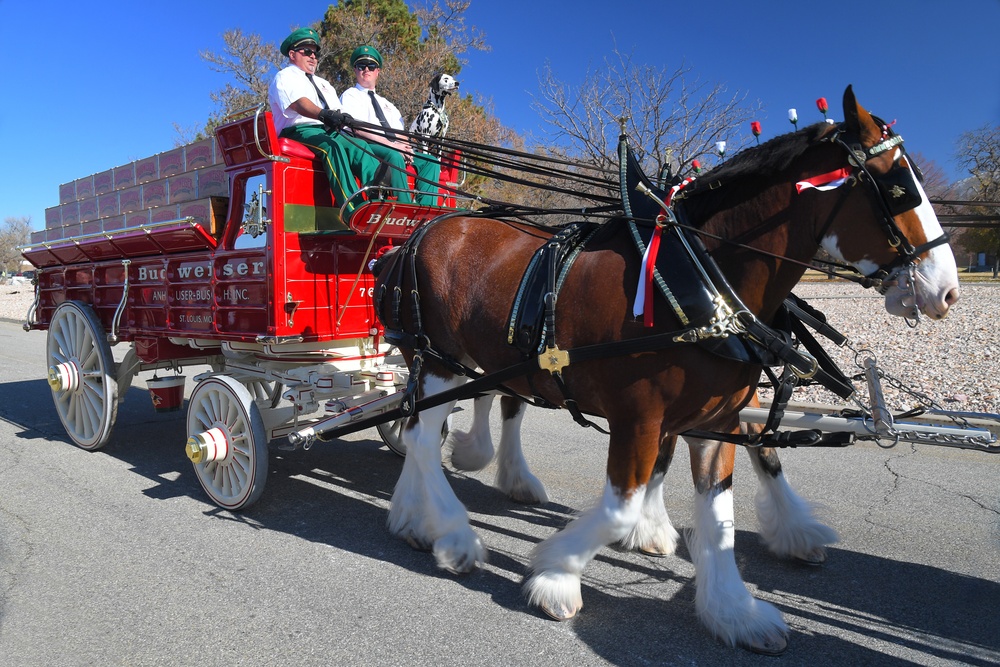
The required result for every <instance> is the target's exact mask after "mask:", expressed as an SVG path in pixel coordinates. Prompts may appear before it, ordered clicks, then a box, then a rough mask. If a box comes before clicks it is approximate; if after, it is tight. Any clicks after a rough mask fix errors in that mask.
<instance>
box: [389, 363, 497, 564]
mask: <svg viewBox="0 0 1000 667" xmlns="http://www.w3.org/2000/svg"><path fill="white" fill-rule="evenodd" d="M463 382H464V380H463V379H462V378H450V379H442V378H438V377H435V376H433V375H425V376H424V383H423V390H424V395H425V396H431V395H434V394H436V393H439V392H442V391H445V390H447V389H450V388H452V387H456V386H458V385H460V384H462V383H463ZM454 405H455V402H454V401H451V402H449V403H446V404H443V405H439V406H437V407H434V408H428V409H426V410H423V411H421V412H420V414H419V416H418V417H416V418H411V420H410V422H409V423H408V424H407V425H406V427H404V428H403V433H402V437H403V442H404V444H405V445H406V459H405V460H404V461H403V471H402V473H401V474H400V476H399V481H398V482H396V488H395V490H394V491H393V494H392V506H391V507H390V509H389V530H390V531H391V532H392V533H393V534H395V535H398V536H400V537H402V538H403V539H405V540H407V541H408V542H410V543H411V544H414V545H415V546H418V547H421V548H427V547H430V548H431V549H433V551H434V557H435V558H436V559H437V563H438V566H439V567H441V568H444V569H446V570H449V571H451V572H469V571H471V570H473V569H475V568H476V567H477V566H478V565H479V564H480V563H483V562H485V561H486V549H485V547H483V544H482V542H481V541H480V540H479V536H477V535H476V533H475V532H474V531H473V530H472V528H471V527H470V526H469V515H468V513H467V512H466V511H465V507H464V506H463V505H462V503H460V502H459V500H458V498H457V497H455V493H454V491H452V489H451V486H450V485H449V484H448V480H447V478H445V476H444V470H442V468H441V427H442V426H443V425H444V422H445V420H446V419H447V418H448V415H449V414H451V410H452V408H453V407H454Z"/></svg>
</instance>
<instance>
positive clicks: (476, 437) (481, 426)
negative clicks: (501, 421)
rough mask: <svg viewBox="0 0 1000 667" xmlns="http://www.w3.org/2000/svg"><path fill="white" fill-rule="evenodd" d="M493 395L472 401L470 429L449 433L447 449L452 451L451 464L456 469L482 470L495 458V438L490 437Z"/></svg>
mask: <svg viewBox="0 0 1000 667" xmlns="http://www.w3.org/2000/svg"><path fill="white" fill-rule="evenodd" d="M492 407H493V396H491V395H486V396H480V397H479V398H477V399H476V400H474V401H473V402H472V426H470V427H469V431H468V432H465V431H451V432H450V433H448V439H447V441H446V446H445V447H446V449H448V450H449V451H450V452H451V465H452V467H454V468H455V469H456V470H482V469H483V468H485V467H486V466H487V465H489V463H490V461H492V460H493V439H492V438H491V437H490V408H492Z"/></svg>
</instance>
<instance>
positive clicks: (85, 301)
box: [22, 108, 456, 510]
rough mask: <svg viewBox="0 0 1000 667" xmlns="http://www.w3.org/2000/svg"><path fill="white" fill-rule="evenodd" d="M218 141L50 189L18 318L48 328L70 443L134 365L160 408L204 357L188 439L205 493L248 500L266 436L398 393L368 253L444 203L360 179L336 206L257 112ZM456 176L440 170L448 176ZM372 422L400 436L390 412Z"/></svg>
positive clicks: (255, 492)
mask: <svg viewBox="0 0 1000 667" xmlns="http://www.w3.org/2000/svg"><path fill="white" fill-rule="evenodd" d="M216 141H217V144H216V145H213V144H211V143H209V142H200V143H199V144H191V145H190V146H188V147H187V151H186V152H185V151H181V156H180V157H179V158H178V156H177V155H176V153H177V151H176V150H175V151H169V152H167V153H162V154H160V155H159V156H156V158H157V160H156V162H158V164H155V165H153V166H150V165H149V164H147V163H148V162H150V160H152V159H148V160H140V161H137V162H135V163H132V164H131V165H128V166H127V168H125V167H121V168H116V169H113V170H109V171H108V172H105V173H102V174H96V175H94V176H93V177H88V180H84V179H81V181H77V182H76V183H72V184H67V185H68V186H72V187H67V186H63V187H61V188H60V206H59V207H56V208H54V209H49V210H48V211H47V212H46V223H47V229H46V230H45V231H44V232H43V233H42V234H41V236H42V237H43V238H35V237H33V239H32V243H31V244H30V245H28V246H25V247H24V248H22V253H23V255H24V256H25V257H26V258H27V259H28V260H29V261H30V262H31V263H32V264H34V265H35V266H36V267H37V269H38V271H37V287H36V298H35V302H34V304H33V306H32V308H31V310H30V311H29V313H28V316H27V319H26V322H25V329H28V330H30V329H39V330H45V331H47V332H48V334H47V335H48V341H47V347H46V356H47V363H48V382H49V385H50V386H51V389H52V397H53V400H54V402H55V407H56V410H57V412H58V414H59V418H60V420H61V421H62V423H63V425H64V427H65V428H66V433H67V435H69V437H70V439H71V440H72V441H73V442H74V443H76V444H77V445H79V446H80V447H82V448H84V449H89V450H94V449H99V448H100V447H102V446H103V445H104V444H105V443H107V442H108V440H109V438H110V437H111V433H112V429H113V427H114V424H115V418H116V414H117V409H118V405H119V403H120V402H121V401H122V400H124V397H125V394H126V393H127V390H128V388H129V387H130V386H131V383H132V381H133V379H134V378H135V377H136V376H137V375H138V374H139V373H143V372H148V371H152V372H153V374H154V377H155V378H156V379H155V381H153V380H151V381H150V390H151V394H152V395H153V398H154V404H155V403H157V402H158V401H159V405H157V408H158V409H161V410H169V409H179V408H180V406H181V403H182V394H181V392H182V390H183V382H181V381H178V380H176V379H174V380H173V381H171V380H172V378H171V376H172V375H179V374H180V372H181V370H182V369H188V368H191V367H193V366H207V367H208V369H207V370H205V372H202V373H200V374H199V375H197V376H195V378H194V379H195V381H196V384H195V387H194V389H193V391H192V392H191V395H190V398H189V400H188V404H187V432H188V439H187V447H186V451H187V455H188V457H189V458H190V459H191V461H192V463H193V465H194V469H195V472H196V474H197V476H198V479H199V481H200V482H201V485H202V487H203V488H204V489H205V492H206V493H207V494H208V495H209V497H210V498H211V499H212V501H213V502H215V503H216V504H218V505H219V506H221V507H224V508H228V509H233V510H235V509H240V508H243V507H246V506H248V505H250V504H251V503H253V502H254V501H256V500H257V499H258V498H259V497H260V495H261V493H262V491H263V489H264V484H265V480H266V477H267V468H268V466H267V458H268V444H269V443H270V442H272V441H274V440H276V439H279V438H284V437H285V436H287V435H288V434H289V433H291V432H293V431H296V430H301V429H303V428H307V427H308V426H309V425H310V424H311V423H314V422H317V421H321V420H322V421H326V422H329V421H330V419H331V417H339V421H343V422H345V423H348V422H351V421H355V420H357V419H360V418H362V417H370V416H372V415H377V414H380V413H381V412H383V411H385V410H386V407H385V406H386V405H394V404H398V402H399V398H398V397H394V396H393V394H395V393H396V392H397V391H398V390H399V389H401V388H402V387H403V386H405V383H406V380H407V377H408V374H407V370H406V367H405V366H404V365H402V363H401V361H402V360H401V359H399V362H400V363H398V364H392V363H389V362H387V360H386V349H387V346H386V344H385V343H384V342H383V341H382V338H381V334H382V329H381V325H380V324H379V322H378V320H377V319H376V316H375V311H374V308H373V305H372V286H373V278H372V275H371V272H370V270H369V262H370V261H371V260H372V259H373V258H374V257H376V256H377V255H378V254H379V253H380V252H382V251H383V250H384V249H385V248H387V247H390V246H392V245H394V244H398V243H400V242H401V241H402V240H403V239H405V238H407V237H408V236H409V235H410V233H411V232H412V231H413V230H414V229H415V228H416V227H417V226H419V225H420V224H422V223H423V222H425V221H426V220H429V219H431V218H434V217H436V216H438V215H440V214H441V213H442V212H443V207H444V206H446V205H451V206H453V205H454V200H453V199H449V197H450V196H451V195H449V194H445V193H447V192H449V190H448V189H446V188H442V193H443V194H442V196H441V199H440V200H439V204H441V206H439V207H433V206H416V205H405V204H400V203H398V202H396V201H395V200H394V199H393V198H391V193H386V191H385V190H384V189H376V188H365V189H363V190H362V191H361V192H360V193H359V194H358V195H357V201H358V203H359V204H360V205H359V207H358V208H357V210H356V211H355V212H354V214H353V215H352V216H350V218H349V219H347V220H346V221H345V217H346V216H344V215H343V210H342V209H340V208H338V207H336V206H335V205H334V203H333V200H332V198H331V194H330V190H329V183H328V181H327V179H326V176H325V175H324V172H323V170H322V167H321V166H320V165H319V163H318V162H316V161H315V160H314V158H313V153H312V152H311V151H310V150H309V149H308V148H307V147H305V146H304V145H302V144H299V143H296V142H294V141H290V140H287V139H280V138H278V137H277V135H276V133H275V130H274V125H273V124H272V122H271V116H270V113H267V112H264V111H263V110H262V109H261V108H258V109H256V110H253V111H251V112H246V113H244V114H243V115H241V116H238V117H236V119H235V120H233V121H232V122H229V123H228V124H225V125H223V126H221V127H219V128H218V129H217V131H216ZM206 151H207V152H208V154H210V156H209V158H207V159H206V157H205V156H206ZM178 160H179V161H178ZM443 162H444V163H445V165H451V164H455V161H454V160H444V161H443ZM213 170H214V171H213ZM119 171H120V172H122V173H121V174H119ZM140 174H145V176H141V175H140ZM455 176H456V173H455V170H454V169H450V168H448V167H447V166H446V167H445V168H443V169H442V182H446V181H450V183H447V185H451V190H450V191H454V186H455V185H456V183H454V180H455ZM144 177H145V178H147V179H148V180H146V181H145V182H141V180H142V178H144ZM222 179H224V181H223V180H222ZM220 181H222V185H223V186H225V185H226V184H228V188H225V187H221V188H220V187H218V185H219V182H220ZM203 184H204V185H205V186H206V187H205V188H202V187H201V186H202V185H203ZM213 188H215V189H214V190H213ZM64 189H65V190H67V191H68V190H72V192H71V193H69V192H64ZM136 191H137V192H136ZM226 192H228V197H226V196H219V195H224V194H226ZM203 194H207V195H209V196H207V197H199V195H203ZM213 194H214V196H213ZM64 200H65V201H64ZM91 200H93V201H91ZM185 205H187V206H186V207H185ZM94 211H96V215H95V214H94V213H93V212H94ZM50 218H51V219H50ZM88 218H89V219H88ZM53 222H58V223H61V224H50V223H53ZM123 343H124V344H126V345H127V346H128V349H127V351H126V352H125V354H124V356H123V357H122V358H121V359H120V361H117V362H116V360H115V357H114V356H113V355H112V349H111V348H112V347H113V346H116V345H119V344H123ZM164 371H165V372H166V376H165V377H161V376H160V375H158V374H162V373H163V372H164ZM162 385H167V386H162ZM169 385H180V386H181V389H180V390H178V389H177V388H176V387H170V386H169ZM378 430H379V433H380V435H381V436H382V438H383V440H384V441H385V442H386V444H387V445H389V447H391V448H394V449H395V450H396V451H398V449H396V448H397V447H398V440H397V435H396V434H397V430H396V424H394V423H391V422H386V423H381V424H379V425H378ZM306 446H308V442H307V443H306Z"/></svg>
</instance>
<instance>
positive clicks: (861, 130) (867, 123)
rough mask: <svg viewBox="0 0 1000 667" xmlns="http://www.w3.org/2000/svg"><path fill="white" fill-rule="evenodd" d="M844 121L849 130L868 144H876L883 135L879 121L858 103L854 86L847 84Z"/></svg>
mask: <svg viewBox="0 0 1000 667" xmlns="http://www.w3.org/2000/svg"><path fill="white" fill-rule="evenodd" d="M844 122H845V123H846V124H847V128H848V130H850V131H852V132H854V133H856V134H857V136H858V138H860V139H861V141H862V142H864V143H865V144H867V145H871V146H874V145H875V144H877V143H878V141H879V139H880V138H881V136H882V130H881V129H880V128H879V126H878V123H876V122H875V121H874V120H873V119H872V115H871V114H870V113H868V111H866V110H865V108H864V107H863V106H861V105H860V104H858V100H857V98H855V97H854V88H853V87H852V86H847V89H846V90H845V91H844Z"/></svg>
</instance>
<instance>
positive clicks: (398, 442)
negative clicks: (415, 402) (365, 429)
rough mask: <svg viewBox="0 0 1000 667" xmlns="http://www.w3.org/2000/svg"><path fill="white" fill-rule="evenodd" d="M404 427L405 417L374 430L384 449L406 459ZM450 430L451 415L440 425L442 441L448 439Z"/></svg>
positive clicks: (377, 425)
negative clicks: (386, 448)
mask: <svg viewBox="0 0 1000 667" xmlns="http://www.w3.org/2000/svg"><path fill="white" fill-rule="evenodd" d="M404 426H406V417H403V418H402V419H395V420H393V421H390V422H382V423H381V424H376V425H375V430H376V431H378V437H380V438H382V442H384V443H385V446H386V447H388V448H389V449H390V450H392V452H393V453H395V454H398V455H399V456H402V457H403V458H406V445H404V444H403V427H404ZM450 430H451V415H448V419H446V420H445V422H444V424H441V440H442V441H443V440H444V439H445V438H447V437H448V431H450Z"/></svg>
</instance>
